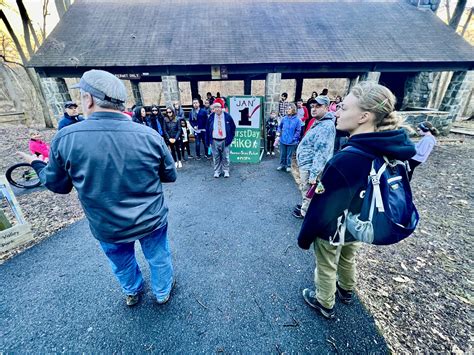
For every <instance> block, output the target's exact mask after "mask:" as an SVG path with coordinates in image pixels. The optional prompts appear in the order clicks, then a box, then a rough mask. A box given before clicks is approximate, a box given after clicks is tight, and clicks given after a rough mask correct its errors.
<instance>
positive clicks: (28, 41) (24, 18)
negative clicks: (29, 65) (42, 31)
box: [16, 0, 35, 65]
mask: <svg viewBox="0 0 474 355" xmlns="http://www.w3.org/2000/svg"><path fill="white" fill-rule="evenodd" d="M16 4H17V6H18V10H19V12H20V17H21V23H22V24H23V36H24V37H25V44H26V49H27V50H28V55H29V57H30V58H31V57H32V56H33V54H34V53H35V52H34V51H33V47H32V46H31V38H30V28H29V26H28V21H29V18H28V13H27V12H26V8H25V5H23V0H16ZM23 64H25V65H26V63H23Z"/></svg>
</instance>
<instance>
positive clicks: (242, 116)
mask: <svg viewBox="0 0 474 355" xmlns="http://www.w3.org/2000/svg"><path fill="white" fill-rule="evenodd" d="M262 103H263V98H262V97H261V96H231V97H229V98H228V105H227V106H228V107H229V114H230V115H231V116H232V118H233V119H234V122H235V125H236V127H237V129H236V132H235V138H234V141H233V142H232V144H231V146H230V161H231V162H233V163H259V162H260V128H261V121H262V114H263V109H262Z"/></svg>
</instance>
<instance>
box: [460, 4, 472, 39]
mask: <svg viewBox="0 0 474 355" xmlns="http://www.w3.org/2000/svg"><path fill="white" fill-rule="evenodd" d="M473 12H474V7H471V9H470V10H469V15H468V16H467V20H466V22H465V23H464V27H463V28H462V32H461V36H462V37H464V33H466V30H467V28H468V27H469V22H471V18H472V13H473Z"/></svg>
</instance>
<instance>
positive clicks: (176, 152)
mask: <svg viewBox="0 0 474 355" xmlns="http://www.w3.org/2000/svg"><path fill="white" fill-rule="evenodd" d="M169 145H170V150H171V156H172V157H173V160H174V161H175V162H177V161H178V160H181V150H180V149H179V145H180V141H179V140H177V141H175V142H174V143H171V142H169ZM176 155H178V160H176Z"/></svg>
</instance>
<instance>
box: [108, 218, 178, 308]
mask: <svg viewBox="0 0 474 355" xmlns="http://www.w3.org/2000/svg"><path fill="white" fill-rule="evenodd" d="M167 231H168V225H167V224H166V225H165V226H163V227H161V228H159V229H157V230H155V231H153V232H152V233H150V234H149V235H147V236H146V237H143V238H141V239H140V240H139V241H140V245H141V247H142V251H143V255H145V259H146V261H147V262H148V265H149V266H150V273H151V286H152V290H153V293H154V294H155V296H156V298H157V300H158V301H162V300H163V299H164V298H165V297H166V296H167V295H168V294H169V293H170V292H171V285H172V282H173V264H172V262H171V252H170V249H169V244H168V236H167ZM100 245H101V247H102V250H103V251H104V253H105V255H107V257H108V258H109V263H110V266H111V267H112V271H113V272H114V274H115V277H116V278H117V280H118V282H119V283H120V286H121V287H122V290H123V292H124V293H125V294H126V295H136V294H137V293H138V292H140V291H141V290H142V289H143V276H142V273H141V271H140V267H139V266H138V264H137V260H136V258H135V242H130V243H106V242H102V241H100Z"/></svg>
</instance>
